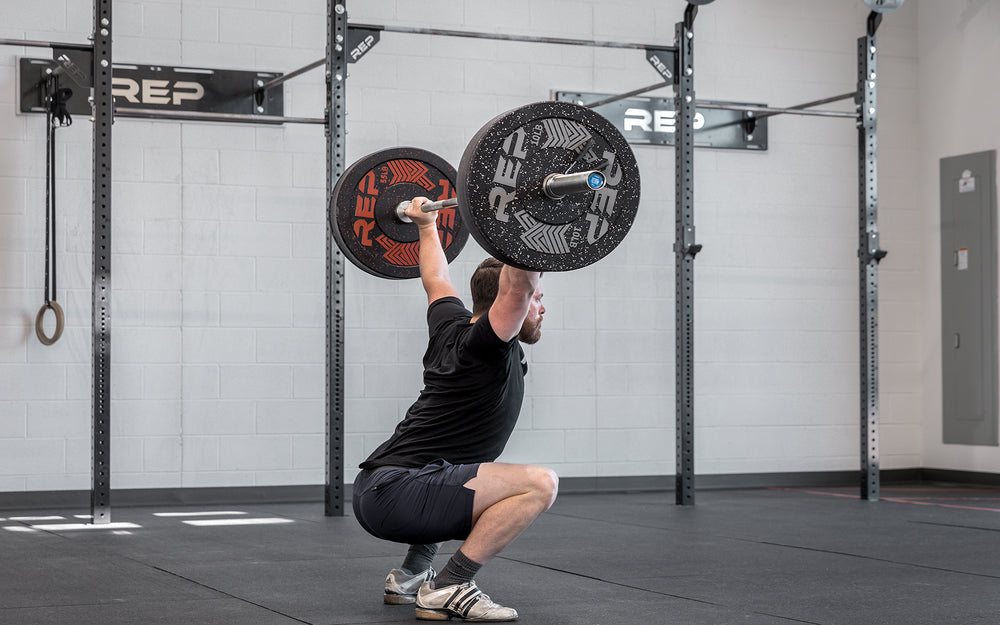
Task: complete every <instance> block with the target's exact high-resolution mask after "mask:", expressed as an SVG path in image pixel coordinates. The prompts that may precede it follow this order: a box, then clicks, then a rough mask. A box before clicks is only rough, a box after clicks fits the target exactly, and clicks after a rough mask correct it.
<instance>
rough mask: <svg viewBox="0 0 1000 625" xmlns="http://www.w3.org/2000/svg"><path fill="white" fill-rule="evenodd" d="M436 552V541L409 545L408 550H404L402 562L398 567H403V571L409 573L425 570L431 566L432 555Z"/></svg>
mask: <svg viewBox="0 0 1000 625" xmlns="http://www.w3.org/2000/svg"><path fill="white" fill-rule="evenodd" d="M437 552H438V546H437V544H436V543H431V544H429V545H410V550H409V551H407V552H406V558H405V559H403V564H401V565H400V567H399V568H401V569H403V572H404V573H408V574H410V575H413V574H415V573H421V572H423V571H426V570H427V569H429V568H431V562H433V561H434V556H435V555H436V554H437Z"/></svg>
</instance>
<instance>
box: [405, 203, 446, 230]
mask: <svg viewBox="0 0 1000 625" xmlns="http://www.w3.org/2000/svg"><path fill="white" fill-rule="evenodd" d="M429 202H430V200H429V199H427V198H425V197H415V198H413V200H411V201H410V204H409V206H407V207H406V211H404V212H405V214H406V216H407V217H409V218H410V219H411V220H413V223H415V224H417V226H418V227H419V228H426V227H428V226H429V227H431V228H436V224H437V218H438V212H437V211H431V212H429V213H425V212H424V211H422V210H420V207H421V206H423V205H424V204H427V203H429Z"/></svg>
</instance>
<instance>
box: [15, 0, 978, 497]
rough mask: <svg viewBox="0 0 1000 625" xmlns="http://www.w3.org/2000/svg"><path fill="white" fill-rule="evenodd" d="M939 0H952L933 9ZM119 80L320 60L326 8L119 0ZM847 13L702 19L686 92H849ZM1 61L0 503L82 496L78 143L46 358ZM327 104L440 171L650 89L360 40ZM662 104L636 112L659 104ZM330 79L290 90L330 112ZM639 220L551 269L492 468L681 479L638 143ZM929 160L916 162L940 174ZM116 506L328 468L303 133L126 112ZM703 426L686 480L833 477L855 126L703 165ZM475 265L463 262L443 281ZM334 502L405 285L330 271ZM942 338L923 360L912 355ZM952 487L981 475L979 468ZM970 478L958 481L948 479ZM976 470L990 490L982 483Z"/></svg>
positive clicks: (915, 369) (401, 399) (918, 333)
mask: <svg viewBox="0 0 1000 625" xmlns="http://www.w3.org/2000/svg"><path fill="white" fill-rule="evenodd" d="M948 1H949V2H952V0H948ZM89 4H90V3H89V2H88V1H86V0H72V1H65V0H38V1H37V2H31V3H18V4H17V7H16V8H11V10H9V11H6V12H5V14H4V19H3V20H0V36H2V37H12V38H17V37H22V38H31V39H51V40H56V41H84V40H85V38H86V36H87V35H88V34H89V31H90V28H91V21H92V14H91V9H90V6H89ZM684 4H685V3H684V2H682V1H681V0H671V1H670V2H666V3H663V2H652V1H651V0H634V1H631V2H628V3H626V4H625V5H613V6H612V5H609V4H607V3H603V2H597V1H596V0H592V1H591V0H587V1H579V2H569V1H567V0H531V1H529V0H510V1H508V2H503V3H484V2H479V1H473V0H436V1H434V2H421V3H414V2H407V1H402V0H371V1H367V0H366V1H364V2H361V1H360V0H350V1H349V6H348V8H349V13H350V17H351V21H353V22H358V23H364V22H371V23H392V24H401V25H410V26H418V27H441V28H455V29H466V30H475V31H489V32H501V33H521V34H530V35H543V36H554V37H568V38H576V39H598V40H623V41H637V42H645V43H662V44H664V45H670V44H671V42H672V40H673V31H674V23H675V22H677V21H678V20H679V19H680V18H681V14H682V11H683V8H684ZM913 4H915V3H911V4H908V5H907V6H906V7H904V9H902V10H901V11H899V12H898V13H897V14H893V15H891V16H888V17H887V18H886V20H885V22H884V24H883V27H882V30H880V36H882V37H883V40H882V45H881V48H882V50H881V52H882V57H881V58H880V81H881V83H880V98H882V101H883V103H884V104H885V108H886V110H889V109H890V105H891V111H892V113H891V114H889V113H886V114H884V115H883V117H882V119H880V126H879V130H880V157H882V158H881V161H880V175H881V178H880V182H881V185H880V199H881V200H882V211H881V215H882V218H881V225H882V233H883V237H884V245H885V247H887V248H888V249H890V250H891V254H890V256H889V257H888V258H887V259H886V260H885V261H884V262H883V263H882V267H881V269H882V283H881V286H882V294H883V301H882V309H881V319H880V321H881V324H882V326H881V327H882V369H881V371H882V376H883V389H882V420H883V424H884V427H883V432H882V435H883V445H882V449H883V455H882V466H883V467H884V468H897V467H910V466H919V465H920V464H921V462H922V454H923V447H922V446H923V445H924V444H925V443H924V441H925V438H927V437H931V438H933V437H934V436H936V433H935V432H927V431H925V428H924V424H923V422H922V421H921V419H922V415H923V413H924V412H925V411H926V409H925V408H924V405H925V401H924V399H925V398H924V394H923V384H924V381H925V380H924V376H925V375H926V374H925V373H924V371H925V366H924V363H925V359H926V358H927V357H928V352H927V350H926V349H925V347H924V345H925V341H927V340H930V339H928V338H926V337H929V336H931V335H932V334H933V333H932V332H929V331H927V329H926V324H927V322H926V320H925V315H924V311H923V308H925V307H926V308H928V309H930V308H933V306H934V305H936V304H935V303H934V302H933V301H932V300H928V297H927V294H926V293H927V291H928V289H929V288H930V286H929V283H928V279H927V278H926V277H925V274H926V272H927V267H926V261H925V260H924V257H925V254H924V253H923V250H924V249H925V248H926V244H925V241H924V240H923V238H924V236H925V235H924V230H925V228H924V226H923V225H922V224H921V223H920V222H921V219H922V217H921V214H922V213H921V212H920V209H919V208H918V205H919V204H920V203H921V202H922V197H923V196H924V195H927V194H926V193H924V194H921V192H920V191H919V190H918V188H919V185H918V184H917V181H916V180H915V176H914V173H913V172H914V171H915V169H916V165H917V162H918V158H919V157H918V154H919V148H920V143H919V140H918V139H917V137H918V136H919V134H920V133H918V132H917V123H918V122H922V121H924V120H922V118H921V117H920V111H919V110H918V108H917V104H916V102H917V98H916V94H917V85H918V79H920V77H921V74H922V72H920V71H919V67H918V63H917V61H918V59H917V57H918V54H919V53H920V47H919V46H918V45H917V43H916V42H917V26H918V23H917V19H916V17H915V13H916V11H915V8H914V7H913V6H912V5H913ZM114 10H115V59H116V61H118V62H146V63H160V64H177V65H180V64H184V65H189V66H195V67H217V68H233V69H259V70H276V71H286V72H287V71H291V70H293V69H296V68H297V67H300V66H302V65H305V64H307V63H309V62H311V61H313V60H315V59H317V58H320V57H322V56H323V54H324V48H325V17H326V3H325V2H324V1H323V0H308V1H305V2H297V3H281V2H277V1H276V0H258V1H257V2H253V3H250V2H246V1H245V0H208V1H205V2H198V3H196V4H195V3H188V2H185V3H178V2H143V1H138V0H136V1H125V0H121V1H118V2H116V3H115V9H114ZM864 17H865V14H864V9H863V7H862V6H861V5H860V3H857V2H854V1H853V0H837V1H836V2H828V1H825V0H808V1H806V2H790V1H786V2H779V3H774V2H772V1H771V0H747V1H746V2H741V3H725V4H718V5H711V6H707V7H704V8H702V10H701V11H700V14H699V16H698V20H697V22H696V30H697V33H698V40H697V56H698V59H697V62H698V72H699V73H698V77H697V88H698V95H699V97H703V98H713V99H730V100H743V101H758V102H765V103H768V104H773V105H788V104H793V103H796V102H800V101H805V100H809V99H813V98H818V97H823V96H826V95H832V94H836V93H842V92H845V91H848V90H850V89H852V88H853V85H854V80H855V78H854V71H855V60H854V46H855V40H856V38H857V37H858V36H859V35H860V34H861V31H862V29H863V23H864ZM41 55H42V53H40V52H39V51H38V50H37V49H27V50H26V49H20V48H16V47H3V48H0V85H6V86H7V87H8V88H0V491H2V490H12V491H19V490H42V489H46V490H47V489H73V488H88V487H89V486H88V485H89V462H90V457H89V453H90V451H89V428H90V404H89V399H90V391H91V380H90V339H91V330H90V305H91V304H90V297H91V295H90V280H91V265H90V263H91V258H90V245H91V232H90V229H91V214H90V211H91V207H90V174H91V161H90V158H91V154H90V153H91V148H90V126H89V124H88V123H87V121H86V119H78V120H77V122H78V123H77V124H75V125H74V126H73V127H72V128H71V129H68V130H63V131H60V133H61V136H60V139H61V146H60V157H59V163H58V167H57V170H58V172H59V175H60V183H59V184H60V198H59V199H60V246H61V248H62V249H61V250H60V251H61V252H62V253H61V255H60V270H59V271H60V282H59V289H60V293H59V294H58V297H59V300H60V301H61V302H63V304H64V307H65V308H66V310H67V326H68V327H67V330H66V333H65V334H64V337H63V338H62V339H61V340H60V342H59V343H57V344H56V345H54V346H52V347H43V346H41V345H39V344H38V342H37V340H36V339H35V338H34V336H33V327H32V322H33V318H34V314H35V312H36V311H37V308H38V306H39V305H40V304H41V286H42V270H43V257H42V254H41V243H42V241H43V235H44V230H43V219H42V212H41V207H42V203H43V201H44V191H43V176H44V162H43V160H42V158H43V156H44V144H43V142H42V128H41V125H42V124H41V120H40V118H39V117H37V116H22V115H17V114H15V108H16V103H15V97H14V87H13V83H14V81H15V76H16V70H15V66H16V59H17V57H19V56H41ZM350 74H351V75H350V79H349V81H348V99H347V109H348V123H347V127H348V131H349V135H348V140H347V146H346V149H347V155H348V160H349V161H350V160H354V159H357V158H360V157H361V156H363V155H365V154H368V153H370V152H372V151H375V150H378V149H382V148H385V147H391V146H394V145H414V146H419V147H424V148H426V149H430V150H432V151H434V152H437V153H439V154H441V155H442V156H444V157H445V158H447V159H448V160H450V161H451V162H452V163H453V164H454V165H456V166H457V165H458V160H459V158H460V156H461V154H462V151H463V150H464V147H465V144H466V143H467V142H468V141H469V140H470V138H471V137H472V135H473V134H474V133H475V132H476V130H478V128H479V127H480V126H481V125H482V124H483V123H485V122H486V121H488V120H489V119H490V118H491V117H493V116H494V115H496V114H498V113H500V112H502V111H504V110H507V109H509V108H513V107H514V106H519V105H522V104H525V103H528V102H532V101H538V100H544V99H547V98H548V97H549V93H550V91H551V90H560V89H562V90H575V91H597V92H604V93H613V92H618V91H625V90H628V89H633V88H635V87H637V86H640V85H645V84H649V83H650V82H651V80H652V79H653V74H652V73H651V71H650V70H649V69H648V68H647V64H646V62H645V60H644V55H643V53H642V52H641V51H637V50H618V49H590V48H584V47H567V46H556V45H541V44H525V43H514V42H502V41H486V40H474V39H458V38H447V37H428V36H418V35H407V34H399V33H383V35H382V41H381V42H380V43H379V44H378V46H377V47H376V48H375V49H374V50H373V51H372V52H371V53H369V55H368V56H366V57H365V58H364V59H362V61H361V62H359V63H357V64H352V65H351V66H350ZM668 93H669V90H666V89H664V90H661V91H659V92H657V95H665V94H668ZM324 98H325V96H324V80H323V75H322V70H314V71H312V72H309V73H307V74H305V75H303V76H301V77H299V78H297V79H295V80H293V81H290V82H289V83H286V85H285V110H286V113H288V114H291V115H296V116H304V117H318V116H320V115H321V114H322V109H323V107H324V105H325V101H324ZM635 152H636V155H637V158H638V160H639V163H640V167H641V170H642V173H643V182H642V186H643V204H642V209H641V211H640V213H639V216H638V219H637V222H636V225H635V228H634V230H633V232H632V233H631V235H630V237H629V239H628V240H627V241H626V242H625V244H623V245H622V247H621V248H620V249H618V250H616V251H615V252H614V253H613V254H611V255H610V256H609V257H608V258H606V259H604V260H603V261H602V262H600V263H599V264H597V265H595V266H592V267H589V268H586V269H583V270H580V271H577V272H573V273H571V274H550V275H548V276H546V278H545V279H544V282H543V286H544V289H545V292H546V297H545V302H546V306H547V308H548V312H547V314H546V320H545V326H544V339H543V341H542V342H540V343H539V344H538V345H535V346H532V347H530V348H529V349H527V350H526V351H527V353H528V356H529V361H530V373H529V377H528V380H527V398H526V401H525V404H524V408H523V410H522V418H521V421H520V423H519V425H518V427H517V429H516V431H515V434H514V436H513V437H512V439H511V443H510V445H509V446H508V449H507V451H506V452H505V454H504V456H503V459H504V460H508V461H515V462H535V463H541V464H547V465H550V466H552V467H553V468H555V469H556V470H557V471H558V472H560V474H562V475H564V476H627V475H655V474H661V475H662V474H670V473H673V471H674V451H673V450H674V441H673V434H674V396H673V394H674V379H673V374H674V362H673V359H674V327H673V314H674V303H673V291H674V289H673V254H672V252H671V246H672V244H673V236H674V233H673V228H674V221H673V189H674V187H673V176H674V173H673V168H674V163H673V151H672V150H671V149H666V148H659V147H648V146H636V148H635ZM935 158H937V157H936V156H935ZM113 159H114V180H115V183H114V186H113V207H114V209H113V210H114V223H113V252H114V256H113V258H112V260H113V288H114V294H113V300H112V301H113V319H112V328H113V329H112V334H113V340H112V354H113V367H112V376H113V377H112V379H113V383H112V397H113V407H112V436H113V454H112V458H113V460H112V463H113V479H112V484H113V487H114V488H152V487H181V486H183V487H198V486H227V485H230V486H243V485H262V484H306V483H311V484H317V483H321V482H322V481H323V468H324V458H323V450H324V430H325V425H324V401H323V398H324V384H325V375H324V358H325V356H324V354H325V336H324V331H323V329H324V324H325V312H324V307H325V297H324V289H325V246H326V241H325V240H324V235H323V233H324V231H325V228H326V219H327V216H326V202H325V198H324V185H325V182H324V175H325V173H324V170H325V140H324V137H323V131H322V129H320V128H318V127H315V126H291V125H289V126H287V127H266V128H265V127H252V126H247V125H240V124H210V123H194V122H186V123H177V122H169V121H141V120H134V119H120V120H118V122H117V123H116V125H115V129H114V152H113ZM695 161H696V170H695V180H696V207H697V208H696V223H697V224H698V238H699V242H701V243H703V244H704V245H705V249H704V251H703V252H702V253H701V254H700V255H699V256H698V262H697V265H696V279H697V282H696V289H695V292H696V298H697V304H696V311H697V313H696V324H695V328H696V362H697V369H696V411H697V412H696V414H697V423H698V434H697V437H696V441H697V445H698V465H697V466H698V471H699V472H702V473H727V472H737V473H739V472H771V471H818V470H847V469H854V468H856V466H857V452H856V440H855V439H856V429H857V421H858V416H857V397H856V387H857V354H856V349H857V348H856V345H857V312H856V308H857V304H856V298H857V294H856V291H857V282H856V280H857V278H856V272H857V258H856V252H855V249H856V236H857V235H856V228H857V226H856V211H857V209H856V207H855V203H856V197H855V196H856V193H857V191H856V182H855V177H856V147H855V133H854V130H853V128H852V127H851V125H850V122H845V121H843V120H813V119H799V118H787V119H785V118H779V119H773V120H772V121H771V130H770V149H769V151H768V152H766V153H761V154H751V153H746V152H722V151H716V152H712V151H708V150H699V151H698V153H697V155H696V159H695ZM483 256H484V253H483V252H482V250H481V249H480V248H479V246H478V245H476V244H475V243H474V242H470V244H469V245H468V247H467V249H466V250H465V252H464V253H463V255H462V257H461V258H460V259H459V260H458V261H457V262H456V263H454V264H453V266H452V268H451V270H452V276H453V278H454V280H455V282H456V284H457V285H458V288H459V291H460V293H462V295H463V297H464V298H466V300H467V301H468V286H467V281H468V276H469V275H470V274H471V272H472V269H473V268H474V267H475V265H476V264H477V263H478V262H479V261H480V260H481V259H482V257H483ZM346 283H347V298H346V303H345V309H346V323H347V340H346V345H345V347H346V360H347V362H346V367H345V379H344V386H345V413H346V417H347V424H346V430H347V431H346V440H345V458H346V460H345V463H346V477H347V479H348V481H351V480H353V478H354V475H355V474H356V466H357V463H359V462H360V461H361V460H363V459H364V457H365V456H366V455H367V454H368V453H370V451H371V450H372V449H374V448H375V447H376V446H377V445H378V444H379V443H380V442H381V441H382V440H384V438H385V437H386V436H387V435H388V433H389V432H390V431H391V430H392V429H393V427H395V424H396V423H397V422H398V420H399V419H400V418H401V415H402V414H403V412H404V411H405V410H406V408H407V407H408V406H409V404H410V403H411V402H412V400H413V398H414V396H415V393H416V391H417V389H418V388H419V385H420V373H421V372H420V367H419V362H420V357H421V356H422V354H423V350H424V347H425V342H426V328H425V327H424V321H423V320H424V316H423V308H424V296H423V293H422V291H421V289H420V286H419V284H418V283H417V281H407V282H396V281H383V280H378V279H376V278H374V277H372V276H370V275H368V274H366V273H364V272H362V271H360V270H357V269H355V268H354V267H352V266H348V267H347V278H346ZM935 340H936V339H935ZM974 466H975V465H973V468H974ZM963 468H966V467H963ZM984 470H988V469H984Z"/></svg>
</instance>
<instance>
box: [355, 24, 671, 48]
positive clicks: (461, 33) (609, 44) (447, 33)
mask: <svg viewBox="0 0 1000 625" xmlns="http://www.w3.org/2000/svg"><path fill="white" fill-rule="evenodd" d="M348 28H365V29H371V30H381V31H385V32H389V33H409V34H413V35H437V36H439V37H470V38H472V39H495V40H499V41H521V42H525V43H554V44H558V45H564V46H591V47H596V48H629V49H633V50H670V49H672V48H665V47H664V46H661V45H653V44H646V43H628V42H621V41H592V40H590V39H566V38H563V37H535V36H531V35H507V34H503V33H483V32H473V31H468V30H445V29H441V28H415V27H411V26H386V25H376V24H348Z"/></svg>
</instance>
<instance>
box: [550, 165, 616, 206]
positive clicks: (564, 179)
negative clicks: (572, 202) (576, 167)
mask: <svg viewBox="0 0 1000 625" xmlns="http://www.w3.org/2000/svg"><path fill="white" fill-rule="evenodd" d="M604 182H605V180H604V174H602V173H601V172H599V171H597V170H590V171H581V172H578V173H575V174H549V175H548V176H546V177H545V180H544V181H542V191H544V192H545V195H546V196H547V197H548V198H549V199H553V200H561V199H563V198H564V197H566V196H567V195H569V194H571V193H586V192H587V191H597V190H598V189H600V188H602V187H604Z"/></svg>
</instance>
